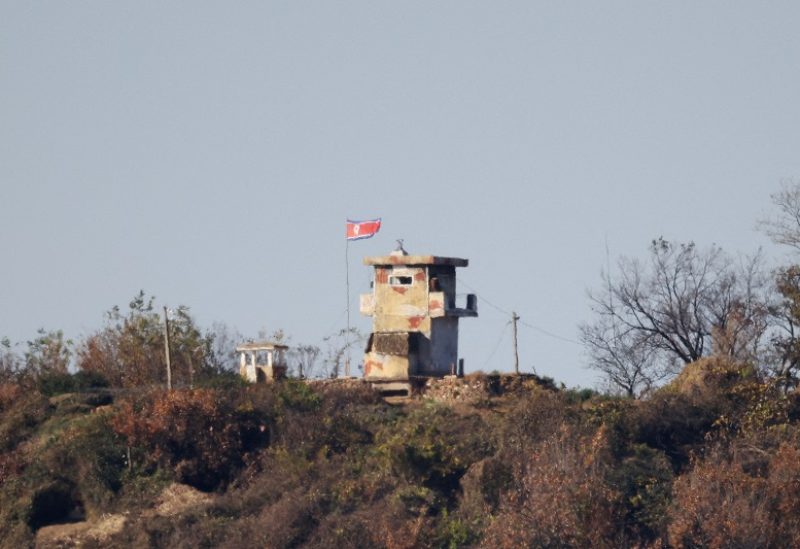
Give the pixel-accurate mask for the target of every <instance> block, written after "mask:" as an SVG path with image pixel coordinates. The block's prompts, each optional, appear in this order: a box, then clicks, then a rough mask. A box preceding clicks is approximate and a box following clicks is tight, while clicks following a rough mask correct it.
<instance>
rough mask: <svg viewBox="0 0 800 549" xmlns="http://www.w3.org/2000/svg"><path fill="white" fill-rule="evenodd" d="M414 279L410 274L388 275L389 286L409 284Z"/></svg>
mask: <svg viewBox="0 0 800 549" xmlns="http://www.w3.org/2000/svg"><path fill="white" fill-rule="evenodd" d="M413 281H414V279H413V278H412V277H410V276H399V275H392V276H390V277H389V285H391V286H411V283H412V282H413Z"/></svg>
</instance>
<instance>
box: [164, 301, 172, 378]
mask: <svg viewBox="0 0 800 549" xmlns="http://www.w3.org/2000/svg"><path fill="white" fill-rule="evenodd" d="M164 354H165V356H166V358H167V390H168V391H171V390H172V365H171V364H170V361H169V313H168V311H167V307H166V305H165V306H164Z"/></svg>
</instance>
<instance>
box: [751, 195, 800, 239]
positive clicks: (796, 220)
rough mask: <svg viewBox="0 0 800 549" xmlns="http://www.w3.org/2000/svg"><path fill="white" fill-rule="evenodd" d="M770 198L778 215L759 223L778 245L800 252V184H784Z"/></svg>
mask: <svg viewBox="0 0 800 549" xmlns="http://www.w3.org/2000/svg"><path fill="white" fill-rule="evenodd" d="M770 197H771V198H772V203H773V204H774V205H775V207H776V209H777V213H776V214H775V215H773V216H772V217H768V218H765V219H762V220H761V221H760V222H759V226H760V228H761V230H763V231H764V233H765V234H766V235H767V236H769V237H770V238H771V239H772V241H773V242H775V243H776V244H783V245H785V246H790V247H792V248H794V249H795V250H797V251H800V184H794V185H789V184H784V185H783V186H782V187H781V190H780V191H778V192H776V193H774V194H772V195H770Z"/></svg>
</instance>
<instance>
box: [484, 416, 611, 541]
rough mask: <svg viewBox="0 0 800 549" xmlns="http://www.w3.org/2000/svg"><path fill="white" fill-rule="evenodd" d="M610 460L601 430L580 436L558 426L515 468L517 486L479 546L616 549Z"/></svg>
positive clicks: (604, 434) (604, 436) (572, 430)
mask: <svg viewBox="0 0 800 549" xmlns="http://www.w3.org/2000/svg"><path fill="white" fill-rule="evenodd" d="M520 457H522V456H520ZM610 460H611V455H610V451H609V447H608V440H607V435H606V433H605V431H604V430H603V429H600V430H598V431H596V432H594V433H589V434H581V433H579V432H576V430H575V429H573V428H570V427H568V426H566V425H562V426H561V427H560V428H559V429H558V431H557V432H556V433H554V434H553V435H551V436H550V437H548V438H547V439H545V440H544V441H543V442H541V443H539V444H537V445H535V446H534V448H533V449H532V451H531V452H530V454H528V455H527V456H526V457H525V461H523V462H521V463H517V464H515V466H516V467H515V468H516V476H517V478H516V483H515V486H514V488H512V489H511V490H509V491H507V492H506V493H505V494H504V498H503V501H502V503H501V507H500V512H499V513H498V515H497V516H496V518H495V520H494V521H493V522H492V523H491V524H490V525H489V527H488V528H487V530H486V535H485V537H484V539H483V543H482V546H484V547H523V546H525V547H532V546H536V547H539V546H546V547H553V546H559V547H563V546H575V547H612V546H616V545H617V541H618V540H617V539H616V536H617V523H618V522H619V517H620V511H619V509H618V507H619V499H620V496H619V494H618V493H617V492H616V491H615V490H613V489H612V488H611V487H609V486H608V485H607V484H606V482H605V477H606V474H607V471H608V469H609V466H610Z"/></svg>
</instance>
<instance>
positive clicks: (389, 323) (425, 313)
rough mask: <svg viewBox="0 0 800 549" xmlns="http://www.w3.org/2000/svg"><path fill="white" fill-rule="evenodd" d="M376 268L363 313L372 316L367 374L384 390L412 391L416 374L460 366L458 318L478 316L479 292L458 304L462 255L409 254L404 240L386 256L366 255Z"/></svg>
mask: <svg viewBox="0 0 800 549" xmlns="http://www.w3.org/2000/svg"><path fill="white" fill-rule="evenodd" d="M364 264H365V265H372V266H373V267H374V268H375V277H374V279H373V283H372V293H369V294H362V295H361V302H360V309H361V313H362V314H364V315H367V316H372V318H373V322H372V333H371V334H370V336H369V340H368V342H367V348H366V354H365V356H364V378H365V379H366V380H368V381H370V382H372V383H373V384H374V385H375V386H376V387H377V388H378V389H379V390H380V391H381V392H382V393H383V394H384V395H392V396H404V395H409V394H410V393H411V387H412V384H413V382H414V381H415V380H417V379H420V378H422V379H424V378H427V377H441V376H445V375H448V374H455V373H456V372H457V371H458V368H459V366H458V319H459V318H461V317H473V316H478V307H477V299H476V297H475V295H474V294H468V295H467V296H466V303H464V305H465V306H464V307H459V306H458V305H457V304H456V267H466V266H467V265H468V264H469V262H468V261H467V260H466V259H460V258H457V257H440V256H433V255H408V253H406V251H405V250H403V247H402V245H400V246H399V247H398V249H397V250H395V251H394V252H392V253H391V254H390V255H387V256H376V257H365V258H364Z"/></svg>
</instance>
